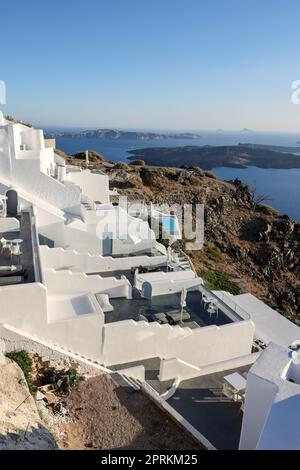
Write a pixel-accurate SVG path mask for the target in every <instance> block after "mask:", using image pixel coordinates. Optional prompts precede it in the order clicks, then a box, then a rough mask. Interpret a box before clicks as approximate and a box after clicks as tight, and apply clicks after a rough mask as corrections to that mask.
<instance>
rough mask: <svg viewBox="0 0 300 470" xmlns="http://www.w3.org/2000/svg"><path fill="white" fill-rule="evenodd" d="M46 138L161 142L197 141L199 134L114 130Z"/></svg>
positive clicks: (55, 133)
mask: <svg viewBox="0 0 300 470" xmlns="http://www.w3.org/2000/svg"><path fill="white" fill-rule="evenodd" d="M46 137H47V138H57V137H62V138H68V139H76V138H88V139H115V140H118V139H128V140H163V139H189V140H192V139H199V138H201V136H200V135H199V134H193V133H191V132H184V133H162V134H160V133H156V132H138V131H120V130H115V129H92V130H84V131H65V132H53V133H48V134H47V135H46Z"/></svg>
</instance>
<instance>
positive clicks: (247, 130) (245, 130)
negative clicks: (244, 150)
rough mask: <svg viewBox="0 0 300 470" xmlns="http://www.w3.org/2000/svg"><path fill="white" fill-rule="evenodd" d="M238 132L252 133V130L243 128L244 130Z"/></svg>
mask: <svg viewBox="0 0 300 470" xmlns="http://www.w3.org/2000/svg"><path fill="white" fill-rule="evenodd" d="M240 132H253V130H252V129H247V127H244V129H241V130H240Z"/></svg>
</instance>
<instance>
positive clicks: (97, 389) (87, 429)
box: [56, 375, 201, 450]
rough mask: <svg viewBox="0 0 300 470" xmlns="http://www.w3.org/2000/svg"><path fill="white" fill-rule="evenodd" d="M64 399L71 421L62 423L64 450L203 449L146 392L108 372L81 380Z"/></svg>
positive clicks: (59, 438) (59, 437)
mask: <svg viewBox="0 0 300 470" xmlns="http://www.w3.org/2000/svg"><path fill="white" fill-rule="evenodd" d="M64 402H65V404H66V407H67V409H68V411H69V415H70V420H69V422H61V423H60V424H59V425H58V429H57V432H56V438H57V442H58V445H59V447H60V448H61V449H134V450H137V449H146V450H175V449H178V450H183V449H184V450H187V449H195V450H196V449H200V448H201V447H200V445H199V444H198V443H197V442H195V441H194V440H193V439H192V437H190V436H189V435H187V434H186V433H185V432H184V431H183V430H182V429H181V428H180V427H179V426H177V425H176V424H175V423H174V422H173V421H172V420H171V419H169V418H168V417H167V416H166V415H165V414H164V413H163V412H162V411H161V410H160V409H159V408H158V407H156V405H155V404H154V403H152V402H151V401H150V400H148V398H146V397H145V396H144V395H143V394H142V393H140V392H135V393H131V394H129V393H128V392H127V391H126V390H125V389H124V388H121V387H119V386H117V385H116V384H115V383H114V382H113V381H112V379H111V378H110V377H109V376H107V375H101V376H97V377H93V378H89V379H88V380H86V381H84V382H82V383H80V384H79V385H78V386H77V387H76V388H74V389H73V390H72V391H71V393H70V395H69V396H68V397H67V398H66V399H64Z"/></svg>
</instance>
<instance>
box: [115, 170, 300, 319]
mask: <svg viewBox="0 0 300 470" xmlns="http://www.w3.org/2000/svg"><path fill="white" fill-rule="evenodd" d="M106 171H107V172H108V174H109V176H110V180H111V187H112V188H117V189H118V191H119V192H120V193H121V194H127V195H129V196H130V197H131V198H133V199H143V200H145V201H146V202H150V201H152V202H156V203H168V204H174V203H179V204H185V203H195V204H197V203H202V204H204V205H205V240H206V241H205V246H204V249H203V250H202V251H193V252H190V253H189V255H190V256H191V258H192V260H193V262H194V264H195V267H196V269H197V271H198V273H199V274H200V275H202V276H203V277H204V279H206V280H207V283H208V285H209V286H210V287H212V288H221V289H222V288H226V289H227V290H230V291H232V292H233V293H238V292H251V293H253V294H255V295H257V296H258V297H260V298H261V299H263V300H264V301H265V302H266V303H268V304H269V305H270V306H272V307H273V308H276V309H277V310H279V311H281V312H282V313H283V314H284V315H286V316H287V317H288V318H290V319H292V320H293V321H295V322H296V323H299V324H300V290H299V288H300V280H299V274H300V224H298V223H294V222H293V221H291V220H290V219H289V218H288V217H287V216H285V215H283V216H280V215H278V214H277V212H276V210H275V209H273V208H271V207H269V206H265V205H259V204H257V203H256V202H255V196H254V195H253V194H251V192H250V190H249V188H248V187H247V186H246V185H244V184H243V183H242V182H241V181H239V180H235V181H233V182H223V181H221V180H219V179H217V178H216V177H214V175H212V174H211V173H210V172H204V171H203V170H201V169H200V168H193V169H190V170H186V169H178V168H177V169H176V168H158V167H146V166H136V165H135V166H133V165H126V164H118V165H115V166H114V167H113V166H111V165H110V166H109V165H108V167H107V169H106ZM182 247H184V245H183V244H182Z"/></svg>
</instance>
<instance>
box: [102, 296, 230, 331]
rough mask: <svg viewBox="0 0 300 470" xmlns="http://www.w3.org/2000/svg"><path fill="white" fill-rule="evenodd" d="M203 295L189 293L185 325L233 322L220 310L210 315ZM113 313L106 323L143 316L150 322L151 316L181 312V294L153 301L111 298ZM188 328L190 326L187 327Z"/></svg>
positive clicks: (108, 314) (155, 298) (156, 297)
mask: <svg viewBox="0 0 300 470" xmlns="http://www.w3.org/2000/svg"><path fill="white" fill-rule="evenodd" d="M201 298H202V297H201V294H200V292H198V291H194V292H188V294H187V298H186V303H187V306H186V307H185V311H187V312H188V313H189V314H190V319H189V320H186V321H183V324H184V323H190V322H195V323H197V324H198V325H199V326H200V327H202V326H208V325H225V324H227V323H231V322H232V320H231V319H230V318H228V317H227V315H226V314H225V313H224V312H223V311H222V310H221V308H220V309H219V312H218V314H214V315H212V316H210V315H209V313H208V312H207V310H206V309H205V306H204V304H202V303H201ZM109 301H110V303H111V305H112V306H113V308H114V309H113V311H112V312H108V313H106V314H105V323H112V322H116V321H122V320H135V319H138V316H139V315H143V316H144V317H146V318H147V319H148V321H153V319H152V318H151V316H152V315H153V314H154V313H162V312H164V313H166V314H168V312H172V311H179V310H180V293H176V294H166V295H158V296H155V297H152V299H151V300H149V299H144V298H141V297H138V298H133V299H125V298H117V299H112V298H110V300H109ZM183 326H184V325H183ZM187 326H188V325H187Z"/></svg>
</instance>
